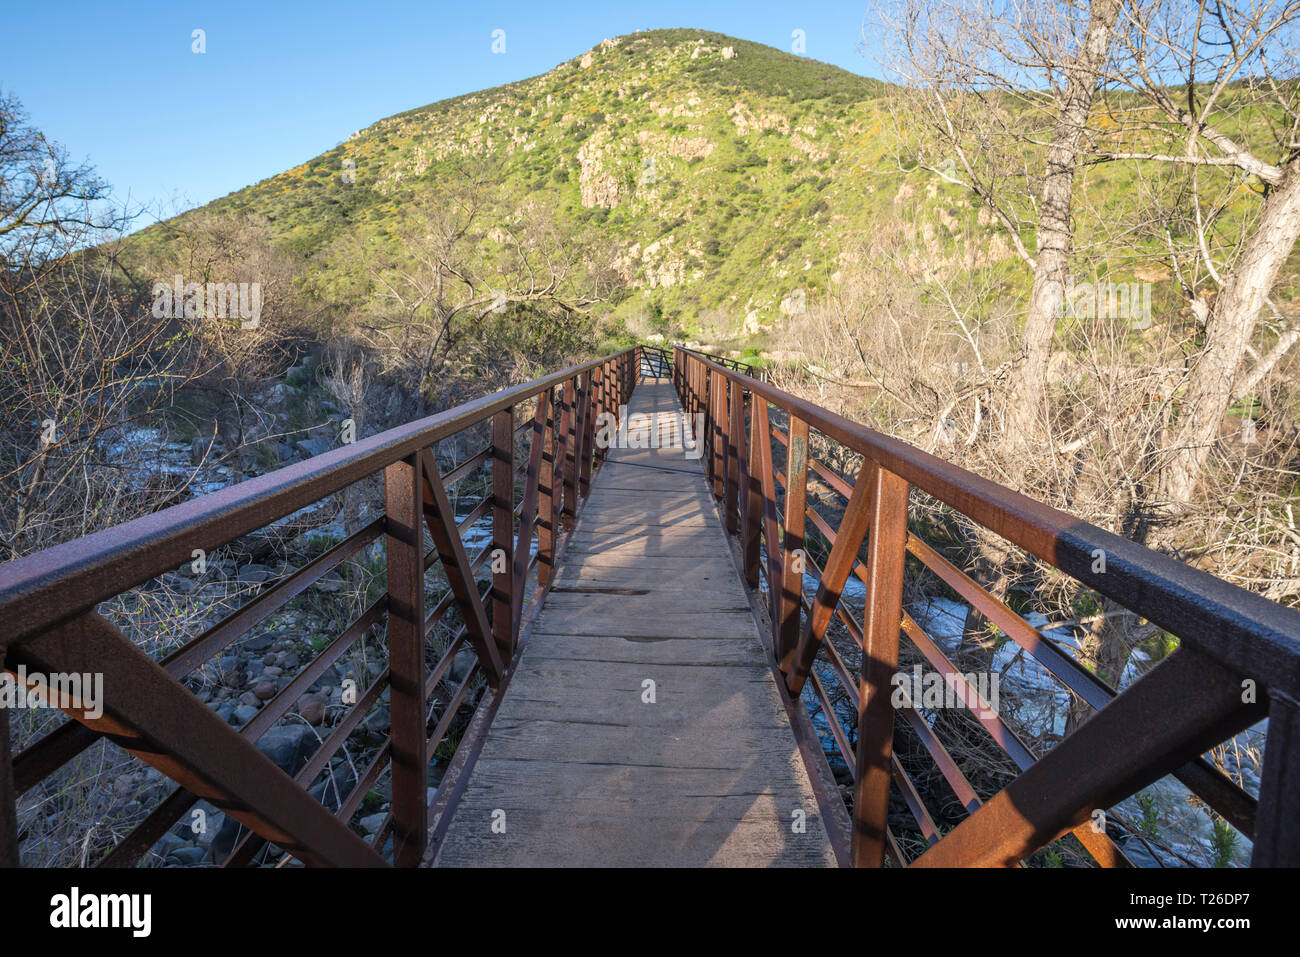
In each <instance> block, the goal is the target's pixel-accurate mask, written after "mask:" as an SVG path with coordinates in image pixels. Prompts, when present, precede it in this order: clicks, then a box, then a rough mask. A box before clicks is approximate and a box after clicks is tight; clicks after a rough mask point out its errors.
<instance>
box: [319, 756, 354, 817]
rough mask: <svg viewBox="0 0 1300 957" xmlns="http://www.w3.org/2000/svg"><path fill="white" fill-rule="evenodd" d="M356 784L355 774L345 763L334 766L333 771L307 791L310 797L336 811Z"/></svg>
mask: <svg viewBox="0 0 1300 957" xmlns="http://www.w3.org/2000/svg"><path fill="white" fill-rule="evenodd" d="M356 786H357V776H356V775H355V774H353V773H352V769H351V768H350V767H349V766H348V765H347V764H342V765H340V766H339V767H337V768H335V769H334V770H333V772H332V773H331V774H330V775H329V776H328V777H327V778H325V780H324V781H321V782H320V783H319V784H317V785H316V786H315V787H314V788H312V789H311V791H310V792H309V793H310V794H311V796H312V797H314V798H315V799H316V800H317V801H320V803H321V804H323V805H325V807H326V808H328V809H329V810H331V811H337V810H338V809H339V807H340V806H341V805H342V804H343V800H344V798H346V797H347V796H348V795H349V794H351V793H352V789H353V788H354V787H356Z"/></svg>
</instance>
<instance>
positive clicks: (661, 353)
mask: <svg viewBox="0 0 1300 957" xmlns="http://www.w3.org/2000/svg"><path fill="white" fill-rule="evenodd" d="M637 348H638V349H639V350H640V353H641V364H640V369H641V375H642V376H646V377H649V378H654V379H669V378H672V374H673V350H672V349H665V348H663V347H662V346H646V345H643V346H638V347H637ZM692 355H697V356H702V357H704V358H705V359H708V360H709V361H710V362H716V363H717V364H718V365H720V366H723V367H724V368H727V369H730V370H732V371H733V372H742V373H744V374H745V375H747V376H752V377H754V378H757V379H762V378H763V376H762V374H761V373H759V371H758V370H757V369H756V368H754V367H753V366H752V365H750V364H749V363H748V362H742V361H740V360H739V359H732V358H729V357H727V356H718V355H714V354H712V353H710V352H694V351H692Z"/></svg>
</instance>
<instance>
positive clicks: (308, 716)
mask: <svg viewBox="0 0 1300 957" xmlns="http://www.w3.org/2000/svg"><path fill="white" fill-rule="evenodd" d="M298 714H300V715H302V719H303V720H304V721H306V722H307V723H308V724H310V725H318V724H320V723H321V722H322V721H324V720H325V699H324V698H323V697H321V696H320V695H318V694H306V695H303V696H302V697H301V698H299V699H298Z"/></svg>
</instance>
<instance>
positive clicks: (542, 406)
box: [510, 389, 551, 645]
mask: <svg viewBox="0 0 1300 957" xmlns="http://www.w3.org/2000/svg"><path fill="white" fill-rule="evenodd" d="M550 406H551V393H550V390H549V389H547V390H544V391H542V392H540V393H539V394H538V396H537V409H536V411H535V412H534V413H533V428H532V441H531V442H530V443H529V446H528V480H527V481H526V482H525V484H524V504H523V508H522V509H521V510H520V513H519V537H518V538H517V539H516V540H515V555H514V592H513V593H512V595H511V613H510V633H511V636H512V638H511V640H512V643H514V644H516V645H517V644H518V642H519V626H520V622H521V620H522V615H523V608H524V589H525V588H527V586H528V560H529V557H530V551H531V548H530V546H531V545H532V541H533V531H534V529H536V530H537V554H538V559H537V569H538V570H537V574H538V580H539V581H540V580H541V574H542V571H541V570H542V568H544V567H548V566H546V565H543V563H542V558H541V555H542V547H541V546H542V539H541V534H542V533H541V526H540V523H539V518H540V517H541V516H542V515H548V514H549V512H548V511H546V509H544V508H539V507H538V503H539V502H540V501H544V499H543V498H542V492H541V489H542V483H543V482H544V481H546V479H545V478H544V475H543V471H542V470H543V468H544V467H545V464H546V463H545V459H544V457H543V456H544V455H545V450H546V437H547V436H548V435H549V434H550V428H549V427H548V422H549V420H550Z"/></svg>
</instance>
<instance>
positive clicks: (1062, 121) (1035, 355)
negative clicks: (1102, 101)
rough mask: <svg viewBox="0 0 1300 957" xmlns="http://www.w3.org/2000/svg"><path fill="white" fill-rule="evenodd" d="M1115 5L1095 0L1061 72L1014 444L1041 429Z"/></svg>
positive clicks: (1011, 428)
mask: <svg viewBox="0 0 1300 957" xmlns="http://www.w3.org/2000/svg"><path fill="white" fill-rule="evenodd" d="M1122 7H1123V3H1122V0H1096V2H1094V3H1093V4H1092V7H1091V11H1090V14H1089V20H1088V32H1087V34H1086V36H1085V38H1084V42H1083V47H1082V49H1081V50H1080V51H1079V53H1078V56H1077V57H1076V58H1075V62H1074V64H1073V65H1072V66H1071V67H1070V68H1069V70H1068V71H1067V75H1068V77H1069V81H1068V83H1067V85H1066V91H1065V100H1064V102H1063V103H1062V106H1061V113H1060V116H1059V117H1058V119H1057V123H1056V130H1055V131H1054V132H1053V134H1052V143H1051V146H1050V147H1049V148H1048V151H1047V171H1046V174H1045V175H1044V177H1043V188H1042V196H1041V201H1042V205H1041V207H1040V212H1039V219H1038V230H1037V236H1038V250H1037V253H1036V254H1035V261H1036V265H1035V269H1034V284H1033V288H1032V290H1031V291H1030V295H1029V309H1028V312H1027V313H1026V315H1025V331H1024V336H1023V338H1022V345H1021V354H1020V357H1019V359H1018V361H1017V363H1016V365H1015V367H1014V369H1013V371H1012V377H1011V395H1010V398H1009V401H1008V403H1007V417H1006V428H1007V438H1008V439H1009V440H1010V441H1011V442H1012V443H1013V444H1015V443H1022V442H1028V441H1030V440H1032V439H1033V438H1034V437H1035V436H1037V435H1039V434H1040V433H1041V431H1042V430H1041V428H1040V426H1041V425H1042V421H1043V420H1042V412H1043V409H1042V405H1043V396H1044V394H1045V393H1046V391H1047V369H1048V363H1049V361H1050V359H1051V354H1052V336H1053V333H1055V331H1056V320H1057V317H1058V316H1059V314H1060V310H1061V305H1062V303H1063V302H1064V300H1065V287H1066V279H1067V278H1068V276H1069V270H1070V247H1071V245H1072V242H1073V236H1074V230H1073V220H1072V215H1071V205H1072V203H1073V199H1074V175H1075V171H1076V169H1077V167H1078V157H1079V146H1080V142H1081V140H1082V139H1083V133H1084V130H1085V128H1086V127H1087V123H1088V115H1089V113H1090V112H1091V110H1092V101H1093V97H1094V96H1095V95H1096V92H1097V84H1098V81H1099V78H1100V75H1101V72H1102V70H1103V68H1104V67H1105V65H1106V57H1107V51H1108V50H1109V48H1110V42H1111V36H1112V34H1113V33H1114V30H1115V22H1116V20H1117V19H1118V17H1119V12H1120V9H1121V8H1122Z"/></svg>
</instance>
